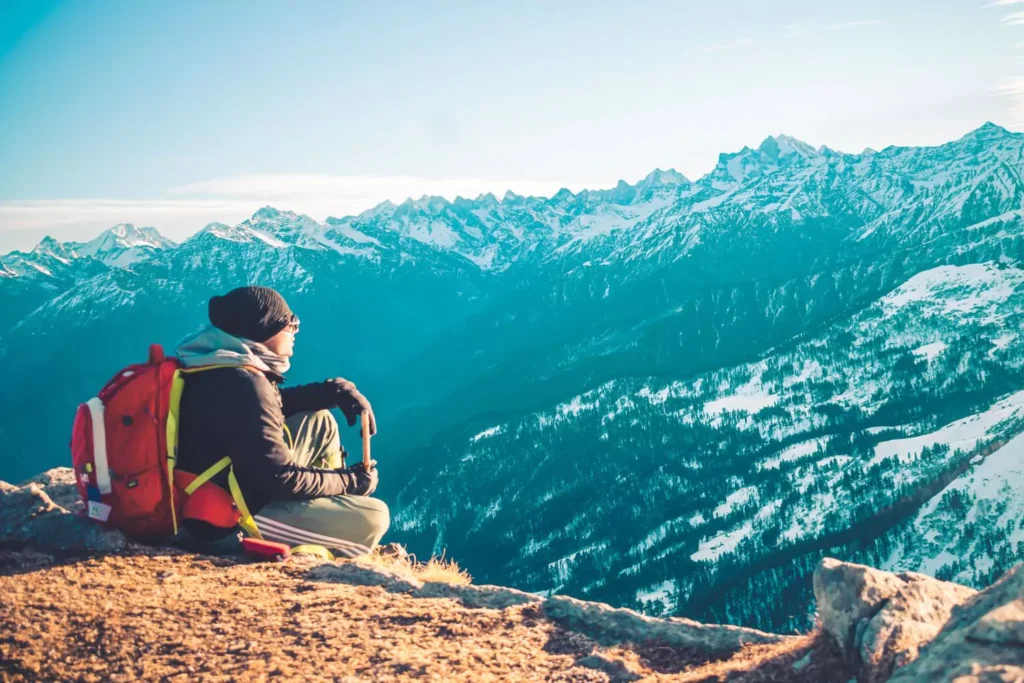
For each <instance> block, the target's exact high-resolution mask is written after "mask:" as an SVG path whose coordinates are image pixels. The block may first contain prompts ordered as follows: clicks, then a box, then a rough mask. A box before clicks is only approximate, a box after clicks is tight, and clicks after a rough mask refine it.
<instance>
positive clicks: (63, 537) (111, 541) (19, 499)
mask: <svg viewBox="0 0 1024 683" xmlns="http://www.w3.org/2000/svg"><path fill="white" fill-rule="evenodd" d="M83 507H84V506H83V505H82V501H81V499H80V498H79V496H78V489H77V488H76V487H75V473H74V471H73V470H72V469H71V468H69V467H58V468H55V469H52V470H50V471H48V472H44V473H43V474H41V475H39V476H37V477H34V478H33V479H31V480H30V481H28V482H25V484H24V485H22V486H14V485H12V484H8V483H7V482H5V481H0V543H3V544H6V545H19V544H22V545H31V546H32V547H34V548H36V549H39V550H50V551H60V552H81V551H85V552H99V553H109V552H116V551H123V550H125V549H126V548H127V547H128V546H129V545H130V544H129V542H128V540H127V539H125V537H124V535H123V534H121V533H120V532H118V531H111V530H108V529H104V528H103V527H102V526H100V525H98V524H96V523H94V522H92V521H90V520H89V519H87V518H86V517H84V516H83V514H82V511H83Z"/></svg>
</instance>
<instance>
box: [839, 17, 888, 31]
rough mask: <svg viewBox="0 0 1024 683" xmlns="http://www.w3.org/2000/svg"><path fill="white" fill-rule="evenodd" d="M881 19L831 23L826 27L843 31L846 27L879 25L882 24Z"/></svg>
mask: <svg viewBox="0 0 1024 683" xmlns="http://www.w3.org/2000/svg"><path fill="white" fill-rule="evenodd" d="M881 23H882V20H881V19H865V20H864V21H844V22H841V23H838V24H829V25H828V26H826V27H825V30H826V31H841V30H842V29H844V28H857V27H858V26H877V25H878V24H881Z"/></svg>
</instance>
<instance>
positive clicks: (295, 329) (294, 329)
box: [284, 320, 299, 334]
mask: <svg viewBox="0 0 1024 683" xmlns="http://www.w3.org/2000/svg"><path fill="white" fill-rule="evenodd" d="M284 329H285V331H286V332H291V333H292V334H298V333H299V321H298V320H296V321H294V322H290V323H288V326H287V327H285V328H284Z"/></svg>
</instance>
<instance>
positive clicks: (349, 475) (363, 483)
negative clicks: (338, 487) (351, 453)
mask: <svg viewBox="0 0 1024 683" xmlns="http://www.w3.org/2000/svg"><path fill="white" fill-rule="evenodd" d="M335 472H337V473H338V474H340V475H341V476H343V477H345V481H346V484H347V487H346V488H347V489H348V490H347V493H348V495H350V496H368V495H370V494H372V493H373V492H374V491H376V490H377V483H378V482H379V481H380V475H379V474H377V461H376V460H371V461H370V469H369V470H367V469H366V468H365V467H363V463H359V464H358V465H353V466H352V467H345V468H343V469H340V470H335Z"/></svg>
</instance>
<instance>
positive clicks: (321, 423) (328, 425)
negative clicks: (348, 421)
mask: <svg viewBox="0 0 1024 683" xmlns="http://www.w3.org/2000/svg"><path fill="white" fill-rule="evenodd" d="M309 419H310V420H312V421H313V424H315V425H316V426H318V427H319V428H321V429H323V430H325V431H327V432H329V433H331V434H337V433H338V421H337V420H336V419H334V413H332V412H331V411H329V410H327V409H324V410H311V411H310V412H309Z"/></svg>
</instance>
